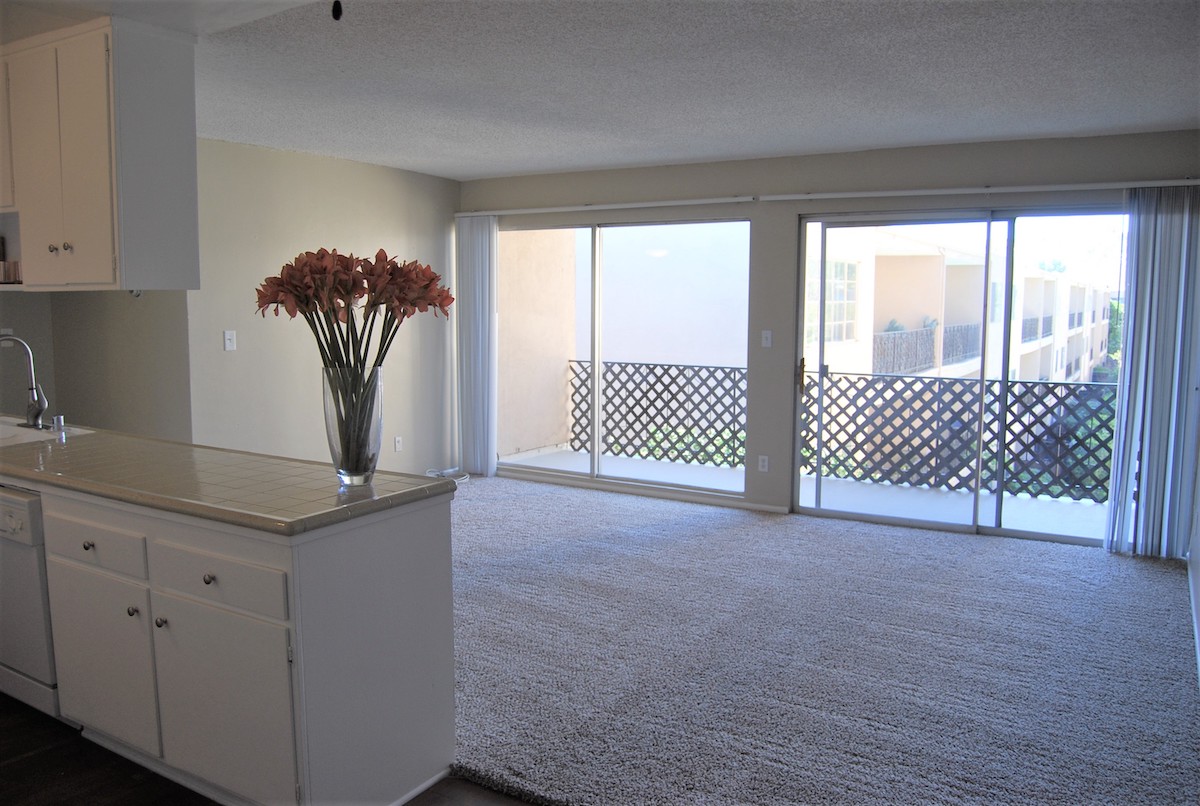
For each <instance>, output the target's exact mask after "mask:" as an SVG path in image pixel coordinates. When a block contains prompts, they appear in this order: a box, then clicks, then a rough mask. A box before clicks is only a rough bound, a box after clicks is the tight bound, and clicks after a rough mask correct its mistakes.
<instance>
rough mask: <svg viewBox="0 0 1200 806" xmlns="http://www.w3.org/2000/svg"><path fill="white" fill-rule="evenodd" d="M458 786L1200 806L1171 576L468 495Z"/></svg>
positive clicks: (1171, 566) (983, 543) (856, 800)
mask: <svg viewBox="0 0 1200 806" xmlns="http://www.w3.org/2000/svg"><path fill="white" fill-rule="evenodd" d="M453 540H454V573H455V577H454V585H455V607H456V650H457V653H458V654H457V657H458V681H457V683H458V685H457V691H458V769H457V772H458V773H459V774H461V775H464V776H465V777H468V778H471V779H473V780H476V781H478V782H480V783H483V784H486V785H489V786H493V787H495V788H498V789H501V790H502V791H507V792H509V793H510V794H516V795H518V796H521V797H524V798H526V799H528V800H531V801H533V802H537V803H571V804H622V805H624V804H786V803H847V804H872V803H903V804H909V803H920V804H925V803H929V804H938V803H956V804H957V803H980V804H983V803H988V804H993V803H1012V804H1018V803H1019V804H1025V803H1038V804H1041V803H1062V804H1100V803H1104V804H1135V803H1146V804H1168V803H1191V804H1195V803H1197V802H1200V687H1198V685H1197V676H1196V660H1195V652H1194V648H1193V645H1192V627H1191V621H1190V613H1189V605H1188V583H1187V575H1186V571H1185V568H1184V566H1183V564H1182V563H1166V562H1156V561H1147V560H1132V559H1129V558H1122V557H1114V556H1111V555H1108V554H1106V553H1105V552H1104V551H1103V550H1101V549H1094V548H1083V547H1077V546H1065V545H1057V544H1050V543H1039V542H1033V541H1024V540H1015V539H1006V538H996V537H977V536H964V535H955V534H943V533H937V532H928V531H923V530H917V529H905V528H900V527H889V526H879V525H870V524H861V523H856V522H850V521H837V520H825V519H813V518H807V517H803V516H797V515H767V514H760V513H751V512H745V511H739V510H733V509H725V508H718V507H707V506H700V505H696V504H684V503H676V502H670V501H659V500H653V499H648V498H641V497H637V496H631V495H619V494H613V493H602V492H595V491H588V490H578V489H570V488H564V487H557V486H551V485H546V484H535V483H531V482H519V481H513V480H508V479H473V480H471V481H470V482H468V483H465V484H463V485H461V487H460V489H459V492H458V494H457V499H456V501H455V503H454V532H453Z"/></svg>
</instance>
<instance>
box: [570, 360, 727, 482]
mask: <svg viewBox="0 0 1200 806" xmlns="http://www.w3.org/2000/svg"><path fill="white" fill-rule="evenodd" d="M570 366H571V442H570V444H571V448H572V449H573V450H588V448H589V445H590V441H591V426H592V423H591V417H590V414H589V411H590V407H589V405H588V396H589V385H590V382H591V362H590V361H571V362H570ZM602 381H603V394H602V398H603V400H602V406H603V422H604V423H605V428H604V431H603V433H602V435H601V450H602V452H603V453H604V454H605V455H608V456H630V457H637V458H642V459H657V460H662V461H669V462H683V463H686V464H704V465H715V466H718V467H742V466H744V465H745V463H746V369H745V368H744V367H707V366H690V365H681V364H641V363H633V362H626V361H606V362H604V364H603V375H602Z"/></svg>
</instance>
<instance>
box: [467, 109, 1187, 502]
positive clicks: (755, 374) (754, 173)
mask: <svg viewBox="0 0 1200 806" xmlns="http://www.w3.org/2000/svg"><path fill="white" fill-rule="evenodd" d="M1198 173H1200V131H1187V132H1168V133H1162V134H1150V135H1128V136H1116V137H1096V138H1079V139H1058V140H1035V141H1019V142H1001V143H977V144H969V145H954V146H932V147H927V148H911V149H892V150H880V151H869V152H860V153H853V154H831V155H818V156H810V157H789V158H781V159H771V160H755V161H743V162H728V163H713V164H706V165H678V166H664V167H656V168H644V169H621V170H612V171H596V172H588V173H570V174H550V175H537V176H524V177H513V178H508V179H485V180H478V181H474V182H466V183H464V184H463V187H462V201H461V205H460V209H461V210H462V211H503V210H517V209H536V208H551V207H566V206H582V205H600V204H633V205H637V204H646V203H653V204H656V205H660V204H662V203H664V202H669V201H671V200H680V199H685V200H686V199H706V198H717V197H726V196H739V197H747V198H748V197H754V196H761V195H767V194H799V193H813V192H857V191H887V190H895V191H903V190H911V189H937V188H974V187H983V186H1023V185H1053V184H1091V183H1102V182H1126V181H1139V182H1140V181H1145V180H1149V181H1153V180H1156V179H1159V180H1168V179H1179V178H1182V177H1185V176H1196V175H1197V174H1198ZM1122 198H1123V193H1122V191H1120V190H1072V191H1061V192H1040V193H1032V192H1031V193H1020V194H962V195H954V196H934V195H907V196H903V195H902V196H897V197H887V198H880V197H870V196H868V197H859V198H849V199H844V198H836V199H811V200H795V201H774V202H770V201H752V200H751V201H747V202H745V203H726V204H703V205H698V204H694V205H677V206H675V205H672V206H654V207H643V208H641V209H629V210H581V211H578V212H562V213H532V214H519V215H506V216H502V217H501V227H502V228H505V229H529V228H534V227H542V226H565V225H589V224H595V223H625V222H637V221H679V220H719V219H746V220H749V221H750V222H751V234H750V324H749V333H748V340H749V344H750V354H749V394H748V401H747V404H748V412H747V418H748V433H747V445H746V448H747V454H748V456H749V457H750V462H749V464H750V469H748V470H747V472H746V500H747V502H749V503H750V504H753V505H758V506H764V507H773V508H786V507H788V506H789V505H790V503H791V500H792V492H791V490H792V471H791V462H792V450H793V448H792V444H793V441H792V433H793V429H794V419H795V410H794V392H795V390H794V385H793V384H794V373H795V369H794V368H795V364H796V360H797V351H796V348H795V339H794V334H795V333H796V323H797V310H796V308H797V305H796V302H797V279H798V269H797V266H798V260H797V255H798V254H799V252H798V249H799V242H800V241H799V226H798V221H799V218H800V216H802V215H829V214H838V213H849V212H857V213H872V212H879V211H895V210H913V211H918V210H947V209H962V208H964V207H969V208H971V209H976V210H979V209H992V208H1001V209H1003V208H1006V207H1015V206H1020V205H1038V206H1047V205H1049V206H1063V205H1119V204H1121V201H1122ZM763 330H771V331H772V332H773V335H774V338H773V346H772V347H770V348H764V347H762V346H761V338H760V333H761V331H763ZM758 455H765V456H768V457H769V467H770V471H769V472H765V473H764V472H759V471H757V470H755V469H754V468H755V466H756V461H755V457H756V456H758Z"/></svg>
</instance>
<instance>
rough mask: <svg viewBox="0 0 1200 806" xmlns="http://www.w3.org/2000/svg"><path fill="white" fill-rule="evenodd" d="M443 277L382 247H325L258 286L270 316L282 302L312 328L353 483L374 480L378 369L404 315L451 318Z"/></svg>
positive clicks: (338, 449)
mask: <svg viewBox="0 0 1200 806" xmlns="http://www.w3.org/2000/svg"><path fill="white" fill-rule="evenodd" d="M441 280H442V278H441V276H440V275H439V274H437V273H436V272H434V271H433V270H432V269H431V268H430V267H429V266H423V265H421V264H420V263H418V262H417V261H415V260H410V261H406V262H404V263H401V262H399V261H397V260H396V259H395V258H390V257H388V255H387V253H386V252H385V251H384V250H382V249H380V250H379V251H378V252H376V253H375V259H374V260H370V259H368V258H359V257H355V256H354V255H341V254H338V252H337V251H336V250H334V251H329V250H327V249H319V250H317V251H316V252H304V253H302V254H299V255H297V256H296V259H295V260H293V261H292V262H291V263H287V264H285V265H284V266H283V268H282V269H281V270H280V272H279V274H278V275H275V276H272V277H268V278H266V279H265V280H263V282H262V285H260V286H259V288H258V312H259V313H261V314H262V315H263V316H264V317H265V316H266V315H267V309H268V308H270V307H272V306H274V308H275V315H276V316H279V310H280V309H281V308H282V309H283V310H284V311H285V312H286V313H287V315H288V317H289V318H292V319H294V318H295V317H296V316H297V315H299V316H301V317H303V318H304V321H305V322H307V323H308V326H309V328H310V329H311V330H312V334H313V337H314V338H315V339H316V342H317V349H318V350H319V351H320V353H321V363H322V365H323V366H324V367H325V382H326V386H325V391H326V412H325V413H326V422H327V425H328V426H329V428H328V431H329V447H330V450H331V451H332V452H333V455H334V463H335V464H336V465H338V474H339V476H341V477H342V480H343V481H344V482H346V483H352V484H362V483H366V482H368V481H369V480H370V477H371V474H372V473H373V472H374V468H375V462H376V460H377V459H378V456H379V428H380V418H379V414H380V412H379V403H378V399H379V380H378V376H379V373H378V372H376V371H374V370H376V369H378V368H379V367H381V366H382V365H383V361H384V359H385V358H387V354H388V351H390V350H391V348H392V344H393V342H394V341H395V339H396V334H397V332H398V331H399V329H400V325H401V324H403V323H404V320H406V319H408V318H409V317H411V316H415V315H416V314H418V313H425V312H426V311H429V310H432V311H433V312H434V315H435V316H436V315H437V313H438V312H439V311H440V312H441V314H442V315H443V316H447V317H448V316H449V308H450V305H451V304H452V303H453V302H454V297H453V296H451V294H450V290H449V289H448V288H446V287H445V286H443V285H442V284H441ZM335 426H336V429H335ZM372 429H374V431H373V432H372ZM335 431H336V433H335ZM335 440H336V442H335Z"/></svg>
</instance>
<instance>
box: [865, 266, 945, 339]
mask: <svg viewBox="0 0 1200 806" xmlns="http://www.w3.org/2000/svg"><path fill="white" fill-rule="evenodd" d="M942 263H943V260H942V257H941V256H940V255H880V256H879V257H877V258H875V315H874V324H873V327H874V331H875V332H876V333H882V332H883V331H884V330H885V329H887V326H888V323H889V322H890V321H891V320H893V319H895V320H896V321H897V322H899V323H900V324H901V325H903V326H904V329H905V330H920V329H921V328H923V327H924V326H925V319H926V318H927V317H928V318H930V319H937V320H938V322H939V324H945V322H942V321H941V318H942V303H943V295H944V294H945V284H944V276H943V272H944V268H943V265H942Z"/></svg>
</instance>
